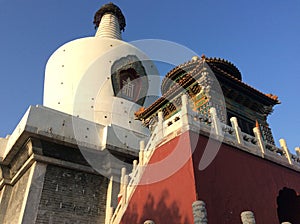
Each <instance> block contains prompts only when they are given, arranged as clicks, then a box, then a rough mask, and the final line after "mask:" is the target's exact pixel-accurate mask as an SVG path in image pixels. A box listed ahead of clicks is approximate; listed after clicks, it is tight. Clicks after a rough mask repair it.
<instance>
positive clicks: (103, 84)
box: [43, 3, 159, 134]
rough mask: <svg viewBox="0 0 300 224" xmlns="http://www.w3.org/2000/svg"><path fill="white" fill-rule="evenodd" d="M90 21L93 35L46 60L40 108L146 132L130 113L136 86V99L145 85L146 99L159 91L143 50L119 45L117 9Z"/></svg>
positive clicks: (120, 19) (121, 19)
mask: <svg viewBox="0 0 300 224" xmlns="http://www.w3.org/2000/svg"><path fill="white" fill-rule="evenodd" d="M94 23H95V25H96V27H98V29H97V32H96V35H95V36H94V37H85V38H80V39H77V40H73V41H71V42H68V43H66V44H64V45H63V46H61V47H60V48H58V49H57V50H56V51H55V52H54V53H53V54H52V56H51V57H50V59H49V60H48V63H47V65H46V70H45V82H44V99H43V105H44V106H46V107H50V108H53V109H55V110H58V111H62V112H65V113H67V114H70V115H73V116H76V117H80V118H83V119H86V120H90V121H93V122H96V123H99V124H102V125H105V126H107V125H109V126H110V125H112V124H116V125H118V126H120V127H122V128H125V129H128V130H133V131H135V132H137V133H143V134H146V132H147V131H148V130H146V129H145V128H144V127H143V126H142V125H141V123H140V122H139V121H136V120H135V119H134V113H133V111H137V110H138V109H139V108H140V107H141V106H142V104H141V103H139V104H137V103H136V102H137V100H139V99H138V98H139V97H140V96H134V93H133V88H136V87H134V86H136V85H137V84H138V85H140V86H139V87H140V88H139V90H138V92H139V94H140V95H147V91H146V92H145V89H147V88H146V87H149V89H151V91H152V93H151V95H154V94H153V89H154V88H156V89H157V93H158V92H159V90H158V88H159V83H157V80H159V79H157V77H159V75H158V72H157V69H156V67H155V66H154V64H153V63H151V62H150V63H149V58H147V56H146V55H145V54H144V53H143V52H141V51H140V50H139V49H137V48H136V47H134V46H133V45H130V44H128V43H126V42H124V41H122V39H121V31H122V30H124V28H125V25H126V24H125V18H124V16H123V14H122V12H121V10H120V9H119V8H118V7H117V6H116V5H114V4H112V3H109V4H106V5H104V6H102V7H101V8H100V9H99V10H98V11H97V13H96V15H95V20H94ZM134 63H140V67H141V70H143V71H144V73H145V74H144V75H143V76H140V75H141V74H140V73H141V70H140V71H133V70H134V69H133V70H132V69H131V68H130V65H131V64H134ZM122 67H125V69H124V72H123V73H122V71H121V70H122ZM120 71H121V73H120ZM128 71H130V72H132V71H133V72H134V75H135V77H138V80H139V81H134V80H132V74H129V75H126V72H128ZM113 72H115V73H116V74H115V76H113V74H112V73H113ZM124 74H125V75H124ZM150 75H151V76H150ZM130 77H131V78H130ZM152 77H153V78H152ZM124 79H125V80H124ZM147 85H148V86H147ZM141 91H144V93H143V94H141ZM154 92H155V91H154ZM122 94H125V95H126V96H127V97H124V96H122ZM131 98H132V99H131ZM133 98H134V99H133ZM142 101H143V100H142ZM142 101H140V102H142Z"/></svg>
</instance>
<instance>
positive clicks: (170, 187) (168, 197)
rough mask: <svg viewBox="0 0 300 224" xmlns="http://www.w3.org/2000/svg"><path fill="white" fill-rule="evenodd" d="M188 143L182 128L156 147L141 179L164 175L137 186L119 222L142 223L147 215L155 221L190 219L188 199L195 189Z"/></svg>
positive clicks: (173, 222)
mask: <svg viewBox="0 0 300 224" xmlns="http://www.w3.org/2000/svg"><path fill="white" fill-rule="evenodd" d="M189 146H190V142H189V134H188V132H186V133H185V134H183V135H181V136H180V137H177V138H175V139H173V140H171V141H169V142H168V143H166V144H164V145H163V146H161V147H159V148H157V149H156V151H155V154H154V155H153V157H152V158H151V160H150V164H152V165H153V166H152V165H150V166H148V167H147V169H146V171H145V173H144V175H143V178H142V182H143V183H147V182H149V181H155V180H157V178H158V177H161V178H163V177H164V178H166V179H163V180H161V181H159V182H155V183H150V184H146V185H145V184H144V185H139V186H137V188H136V191H135V192H134V194H133V196H132V198H131V200H130V202H129V205H128V208H127V210H126V213H125V215H124V216H123V218H122V222H121V223H123V224H129V223H130V224H136V223H138V224H140V223H141V224H143V223H144V221H146V220H147V219H151V220H153V221H155V223H156V224H159V223H170V224H183V223H184V224H188V223H193V215H192V202H193V201H195V199H196V192H195V179H194V173H193V163H192V158H191V151H190V147H189ZM180 161H181V162H180ZM176 168H179V170H176ZM174 171H176V172H174ZM173 172H174V173H173Z"/></svg>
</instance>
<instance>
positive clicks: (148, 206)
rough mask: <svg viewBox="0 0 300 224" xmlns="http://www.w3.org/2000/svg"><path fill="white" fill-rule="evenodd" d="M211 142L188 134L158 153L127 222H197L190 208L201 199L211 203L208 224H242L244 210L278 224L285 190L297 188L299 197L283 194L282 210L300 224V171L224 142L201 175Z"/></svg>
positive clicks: (265, 222)
mask: <svg viewBox="0 0 300 224" xmlns="http://www.w3.org/2000/svg"><path fill="white" fill-rule="evenodd" d="M206 144H207V138H206V137H204V136H200V137H199V135H197V134H195V133H188V132H186V133H185V134H183V135H181V136H179V137H177V138H175V139H173V140H171V141H170V142H168V143H166V144H164V145H162V146H161V147H159V148H158V149H156V151H155V153H154V155H153V157H152V158H151V161H150V164H151V165H150V166H147V168H146V171H145V174H144V176H143V178H142V184H143V185H139V186H137V188H136V191H135V192H134V194H133V196H132V199H131V200H130V202H129V206H128V209H127V210H126V213H125V215H124V216H123V219H122V223H124V224H135V223H138V224H140V223H141V224H142V223H143V222H144V221H145V220H147V219H152V220H154V221H155V223H156V224H163V223H164V224H165V223H170V224H183V223H184V224H187V223H193V216H192V207H191V204H192V202H193V201H195V200H196V195H198V197H199V199H200V200H203V201H205V203H206V208H207V213H208V223H209V224H238V223H241V219H240V213H241V212H242V211H245V210H251V211H253V212H254V214H255V217H256V222H257V223H258V224H276V223H280V222H279V219H278V215H277V197H278V195H279V191H280V190H282V189H283V188H284V187H286V188H290V189H294V190H295V192H294V194H295V195H293V192H292V193H291V190H290V191H287V192H286V191H284V192H285V199H284V200H283V201H284V203H283V204H284V206H283V210H286V211H285V212H287V211H288V212H289V213H292V216H294V220H293V221H292V220H290V221H292V223H293V224H296V223H300V217H299V216H300V197H299V196H298V195H296V194H297V192H300V174H299V173H298V172H295V171H293V170H291V169H288V168H286V167H283V166H280V165H278V164H275V163H273V162H270V161H268V160H264V159H262V158H259V157H256V156H254V155H252V154H249V153H247V152H244V151H241V150H239V149H236V148H233V147H231V146H228V145H225V144H223V145H222V146H221V148H220V150H219V152H218V154H217V156H216V158H215V159H214V160H213V162H212V163H211V164H210V165H209V166H208V167H207V168H206V169H205V170H203V171H200V170H199V169H198V165H199V161H200V159H201V157H202V153H203V151H204V149H205V147H206ZM194 148H196V150H195V152H193V154H192V153H191V152H192V151H193V150H192V149H194ZM160 179H161V180H160ZM153 181H154V183H153ZM289 215H290V214H289ZM295 220H296V221H295ZM282 221H283V220H282ZM285 221H288V220H285Z"/></svg>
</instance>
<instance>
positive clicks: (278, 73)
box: [0, 0, 300, 150]
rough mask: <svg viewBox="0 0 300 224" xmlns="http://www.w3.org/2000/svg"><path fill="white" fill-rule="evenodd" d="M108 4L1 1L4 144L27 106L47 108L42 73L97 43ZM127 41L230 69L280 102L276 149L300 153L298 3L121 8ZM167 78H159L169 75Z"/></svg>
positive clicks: (204, 0) (273, 122)
mask: <svg viewBox="0 0 300 224" xmlns="http://www.w3.org/2000/svg"><path fill="white" fill-rule="evenodd" d="M105 3H107V2H106V1H96V0H89V1H86V0H85V1H84V0H48V1H40V0H27V1H24V0H0V29H1V32H0V44H1V45H0V46H1V48H0V49H1V50H0V74H1V75H0V77H1V82H0V94H1V111H0V136H1V137H5V136H6V135H7V134H10V133H11V132H12V131H13V129H14V128H15V126H16V125H17V124H18V122H19V120H20V118H21V117H22V116H23V114H24V112H25V111H26V109H27V108H28V107H29V105H36V104H42V97H43V81H44V69H45V65H46V62H47V59H48V58H49V56H50V55H51V54H52V53H53V52H54V51H55V50H56V49H57V48H58V47H59V46H60V45H62V44H64V43H66V42H68V41H70V40H73V39H77V38H80V37H86V36H93V35H94V33H95V30H94V25H93V23H92V22H93V17H94V13H95V12H96V11H97V10H98V9H99V8H100V7H101V5H102V4H105ZM114 3H115V4H117V5H118V6H120V8H121V9H122V11H123V13H124V14H125V17H126V22H127V26H126V28H125V32H124V33H123V39H124V40H126V41H134V40H139V39H149V38H150V39H152V38H154V39H164V40H169V41H173V42H176V43H179V44H182V45H184V46H186V47H188V48H190V49H192V50H194V51H195V52H197V53H198V54H199V55H201V54H205V55H206V56H207V57H220V58H224V59H227V60H229V61H231V62H233V63H234V64H235V65H236V66H237V67H238V68H239V69H240V71H241V72H242V76H243V81H244V82H246V83H248V84H249V85H251V86H253V87H255V88H257V89H258V90H260V91H262V92H264V93H273V94H275V95H278V96H279V99H280V101H281V102H282V104H280V105H277V106H276V107H275V111H274V112H273V114H272V115H271V116H270V117H269V123H270V126H271V128H272V130H273V134H274V137H275V140H276V143H277V145H278V140H279V139H280V138H285V139H286V140H287V143H288V146H289V148H290V149H291V150H293V149H294V148H295V147H296V146H299V145H300V132H299V125H300V116H299V111H300V104H299V97H300V94H299V84H300V63H299V53H300V2H299V1H297V0H288V1H276V0H275V1H274V0H272V1H271V0H265V1H264V0H261V1H258V0H253V1H242V0H227V1H211V0H210V1H209V0H193V1H174V0H172V1H171V0H164V1H161V0H160V1H159V0H152V1H141V0H128V1H125V0H122V1H121V0H118V1H114ZM165 72H166V71H162V75H164V73H165Z"/></svg>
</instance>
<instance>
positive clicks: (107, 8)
mask: <svg viewBox="0 0 300 224" xmlns="http://www.w3.org/2000/svg"><path fill="white" fill-rule="evenodd" d="M106 13H112V14H114V15H115V16H116V17H117V18H118V21H119V25H120V30H121V31H124V30H125V26H126V21H125V17H124V15H123V13H122V11H121V9H120V8H119V7H118V6H116V5H115V4H113V3H112V2H110V3H108V4H105V5H103V6H102V7H101V8H100V9H99V10H98V11H97V12H96V14H95V16H94V22H93V23H94V24H95V29H97V28H98V27H99V24H100V21H101V18H102V17H103V16H104V14H106Z"/></svg>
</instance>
